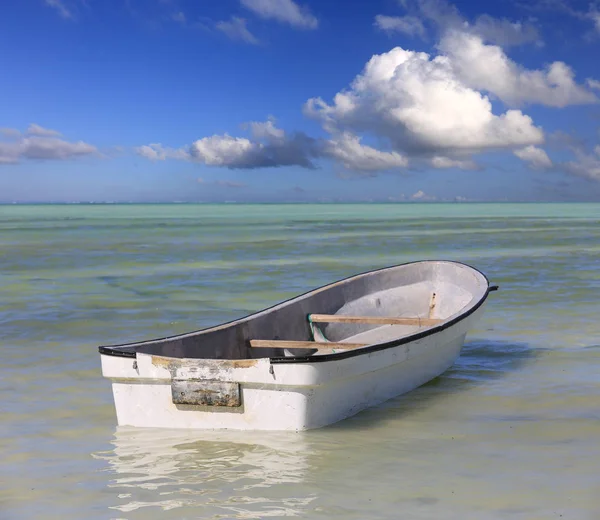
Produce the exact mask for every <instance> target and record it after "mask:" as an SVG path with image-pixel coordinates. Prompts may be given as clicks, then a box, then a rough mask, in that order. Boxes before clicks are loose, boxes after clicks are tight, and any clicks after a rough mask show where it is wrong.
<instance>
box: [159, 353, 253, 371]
mask: <svg viewBox="0 0 600 520" xmlns="http://www.w3.org/2000/svg"><path fill="white" fill-rule="evenodd" d="M258 361H259V360H258V359H198V360H196V359H194V360H186V359H177V358H168V357H162V356H152V364H153V365H154V366H155V367H161V368H166V369H167V370H173V369H174V368H183V367H190V368H192V367H203V366H204V367H209V368H211V369H215V368H217V369H218V368H250V367H254V366H256V364H257V363H258Z"/></svg>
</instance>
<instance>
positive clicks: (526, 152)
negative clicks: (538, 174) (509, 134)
mask: <svg viewBox="0 0 600 520" xmlns="http://www.w3.org/2000/svg"><path fill="white" fill-rule="evenodd" d="M514 154H515V155H516V156H517V157H518V158H519V159H521V160H522V161H525V162H526V163H529V165H530V166H531V167H532V168H535V169H540V170H541V169H546V168H551V167H552V161H551V160H550V157H548V154H547V153H546V152H545V151H544V150H542V149H541V148H538V147H537V146H526V147H525V148H520V149H518V150H515V151H514Z"/></svg>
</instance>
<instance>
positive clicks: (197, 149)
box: [135, 119, 320, 169]
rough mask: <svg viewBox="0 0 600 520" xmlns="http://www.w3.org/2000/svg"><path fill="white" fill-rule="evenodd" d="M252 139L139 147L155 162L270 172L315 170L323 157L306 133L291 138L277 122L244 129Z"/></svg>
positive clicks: (214, 138)
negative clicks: (275, 169) (285, 168)
mask: <svg viewBox="0 0 600 520" xmlns="http://www.w3.org/2000/svg"><path fill="white" fill-rule="evenodd" d="M242 127H243V128H246V129H249V130H250V134H251V139H248V138H247V137H233V136H230V135H229V134H223V135H212V136H209V137H204V138H202V139H198V140H197V141H195V142H193V143H192V144H191V146H189V147H182V148H168V147H164V146H162V145H161V144H160V143H154V144H149V145H144V146H139V147H137V148H136V149H135V151H136V153H137V154H138V155H140V156H142V157H145V158H146V159H150V160H152V161H164V160H166V159H179V160H189V161H195V162H199V163H203V164H206V165H207V166H217V167H222V168H230V169H235V168H240V169H253V168H270V167H276V166H301V167H303V168H314V167H315V166H314V164H313V162H312V160H313V159H314V158H315V157H318V156H319V155H320V151H319V144H318V142H317V141H316V140H315V139H312V138H310V137H308V136H306V135H305V134H302V133H299V132H298V133H294V134H292V135H287V134H286V133H285V131H284V130H282V129H280V128H277V127H276V126H275V122H274V120H273V119H270V120H267V121H265V122H256V121H253V122H250V123H245V124H244V125H242Z"/></svg>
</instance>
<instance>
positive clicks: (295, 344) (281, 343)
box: [250, 339, 368, 349]
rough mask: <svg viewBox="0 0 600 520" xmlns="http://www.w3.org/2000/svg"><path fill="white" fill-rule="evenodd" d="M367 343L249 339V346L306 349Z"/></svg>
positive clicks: (358, 345) (346, 346)
mask: <svg viewBox="0 0 600 520" xmlns="http://www.w3.org/2000/svg"><path fill="white" fill-rule="evenodd" d="M367 345H368V343H334V342H329V341H328V342H323V341H288V340H285V339H251V340H250V346H251V347H253V348H307V349H315V348H316V349H330V348H344V349H353V348H360V347H365V346H367Z"/></svg>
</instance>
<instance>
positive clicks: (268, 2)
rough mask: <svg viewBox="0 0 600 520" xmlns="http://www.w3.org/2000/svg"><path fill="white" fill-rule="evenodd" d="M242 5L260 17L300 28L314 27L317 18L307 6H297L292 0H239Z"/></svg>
mask: <svg viewBox="0 0 600 520" xmlns="http://www.w3.org/2000/svg"><path fill="white" fill-rule="evenodd" d="M240 1H241V3H242V5H243V6H244V7H246V8H247V9H250V10H251V11H253V12H254V13H255V14H257V15H258V16H260V17H261V18H266V19H273V20H277V21H279V22H284V23H288V24H290V25H292V26H294V27H298V28H300V29H316V28H317V27H318V26H319V20H317V18H316V17H315V16H314V15H313V14H312V13H311V12H310V10H309V9H308V7H305V6H299V5H298V4H296V3H295V2H293V0H240Z"/></svg>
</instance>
